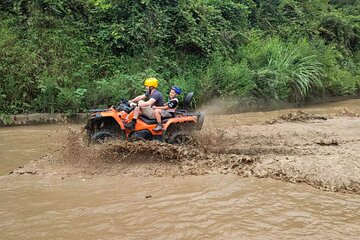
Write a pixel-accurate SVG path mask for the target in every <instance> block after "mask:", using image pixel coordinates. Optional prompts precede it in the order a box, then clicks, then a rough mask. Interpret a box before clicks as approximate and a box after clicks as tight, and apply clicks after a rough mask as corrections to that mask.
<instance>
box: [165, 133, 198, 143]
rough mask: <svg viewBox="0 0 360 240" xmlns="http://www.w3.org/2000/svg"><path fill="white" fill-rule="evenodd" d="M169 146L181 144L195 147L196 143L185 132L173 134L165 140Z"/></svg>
mask: <svg viewBox="0 0 360 240" xmlns="http://www.w3.org/2000/svg"><path fill="white" fill-rule="evenodd" d="M167 142H168V143H170V144H182V145H196V144H197V142H196V140H195V138H194V137H193V136H192V135H191V134H190V133H189V132H185V131H180V132H175V133H173V134H172V135H171V136H170V137H169V138H168V140H167Z"/></svg>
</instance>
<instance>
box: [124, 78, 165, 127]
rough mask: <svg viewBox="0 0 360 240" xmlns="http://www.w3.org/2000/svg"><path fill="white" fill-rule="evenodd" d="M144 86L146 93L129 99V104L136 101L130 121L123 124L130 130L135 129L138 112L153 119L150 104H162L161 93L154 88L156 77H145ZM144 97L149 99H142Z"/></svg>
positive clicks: (153, 111) (156, 83)
mask: <svg viewBox="0 0 360 240" xmlns="http://www.w3.org/2000/svg"><path fill="white" fill-rule="evenodd" d="M144 86H145V88H146V93H145V94H143V95H139V96H137V97H135V98H134V99H132V100H130V101H129V103H130V105H133V104H136V103H137V106H136V107H135V109H134V116H133V119H132V121H131V122H129V123H127V124H124V126H125V127H126V128H129V129H131V130H134V129H135V125H136V121H137V119H138V117H139V116H140V114H143V115H145V116H147V117H148V118H153V119H155V110H154V109H152V106H164V98H163V95H162V94H161V92H160V91H159V90H157V89H156V88H157V87H158V86H159V82H158V80H157V79H156V78H147V79H146V80H145V82H144ZM146 98H148V99H149V100H147V101H144V99H146Z"/></svg>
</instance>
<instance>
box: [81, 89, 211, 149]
mask: <svg viewBox="0 0 360 240" xmlns="http://www.w3.org/2000/svg"><path fill="white" fill-rule="evenodd" d="M192 96H193V93H192V92H191V93H188V94H187V95H186V97H185V99H184V109H181V110H176V112H175V116H174V117H168V118H162V119H161V120H162V124H163V130H162V131H158V132H157V131H154V130H153V129H154V128H155V127H156V126H157V121H156V119H150V118H148V117H146V116H144V115H140V116H139V118H138V119H137V123H136V126H135V129H134V130H130V129H128V128H126V127H124V124H125V123H128V122H130V121H131V120H132V118H133V115H134V113H133V110H134V108H135V106H130V104H129V102H128V101H127V100H121V101H120V103H119V104H118V105H117V106H116V107H111V108H108V109H93V110H90V111H91V112H92V114H91V118H90V119H89V120H88V122H87V124H86V126H85V129H86V131H87V135H88V138H89V140H90V142H95V143H98V142H102V141H104V140H105V139H124V140H130V141H134V140H159V141H162V142H167V143H171V144H188V143H192V142H193V141H194V139H193V137H192V132H193V131H195V130H200V129H201V128H202V126H203V124H204V118H205V114H204V113H203V112H188V111H187V108H188V106H189V104H190V102H191V99H192Z"/></svg>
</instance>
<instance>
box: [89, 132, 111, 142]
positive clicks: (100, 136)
mask: <svg viewBox="0 0 360 240" xmlns="http://www.w3.org/2000/svg"><path fill="white" fill-rule="evenodd" d="M110 139H116V135H115V134H114V133H113V132H110V131H107V130H102V131H98V132H96V133H94V134H93V135H91V137H90V142H92V143H101V142H104V141H106V140H110Z"/></svg>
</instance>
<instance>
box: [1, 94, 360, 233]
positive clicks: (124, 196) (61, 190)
mask: <svg viewBox="0 0 360 240" xmlns="http://www.w3.org/2000/svg"><path fill="white" fill-rule="evenodd" d="M359 106H360V101H359V100H349V101H344V102H340V103H332V104H322V105H318V106H313V107H311V108H307V109H305V111H307V112H319V113H327V114H328V113H336V112H339V109H338V108H339V107H340V108H341V109H343V108H345V109H347V110H346V111H347V113H348V112H349V111H348V109H350V110H352V111H355V112H356V111H359V110H360V108H359ZM291 111H292V110H281V111H272V112H262V113H259V112H258V113H244V114H237V115H231V116H216V117H209V118H207V122H206V124H205V130H206V128H212V129H218V128H219V127H221V126H220V125H221V124H222V123H221V122H223V121H222V120H221V118H223V119H228V122H227V123H226V124H225V125H226V126H227V127H229V126H231V128H233V127H234V126H235V125H236V126H238V127H239V129H240V130H241V132H242V133H243V134H246V131H247V130H249V131H250V130H251V132H254V129H260V130H259V131H263V130H262V129H261V128H264V127H267V128H269V129H271V131H275V130H274V129H276V127H277V126H278V127H279V129H284V128H285V129H286V126H288V125H286V124H279V125H269V126H267V125H266V126H265V125H257V124H259V123H260V122H262V121H263V120H266V119H272V118H274V117H275V116H278V115H281V114H284V113H287V112H291ZM359 112H360V111H359ZM340 122H343V121H342V118H340V119H337V118H336V119H329V121H327V122H324V123H323V122H321V123H318V122H315V123H311V124H313V125H311V126H312V127H313V126H315V127H316V128H318V129H320V130H319V131H321V128H320V127H319V126H320V125H321V127H324V129H331V126H332V124H340ZM349 123H351V126H353V128H351V129H348V128H349V126H350V125H349V124H345V125H346V126H344V130H341V129H342V128H339V129H340V130H339V131H342V132H346V138H345V137H344V138H341V136H342V135H336V137H338V138H337V139H340V140H339V142H340V144H339V145H342V143H343V141H342V140H343V139H347V140H349V139H350V138H351V141H350V140H349V142H351V144H354V145H350V146H348V145H346V147H344V148H346V149H350V150H351V149H352V148H354V149H356V147H360V146H359V145H360V144H359V142H357V139H358V138H357V137H356V135H357V132H355V133H356V134H354V131H358V130H356V129H359V128H358V127H360V121H358V120H357V118H351V119H350V120H349ZM303 124H307V123H300V124H299V125H296V123H290V124H289V126H292V127H293V128H294V126H295V128H296V129H297V131H298V132H296V134H298V135H299V134H300V135H301V132H299V129H301V127H302V125H303ZM340 125H341V124H340ZM340 125H339V126H340ZM343 125H344V124H343ZM62 127H63V126H59V125H43V126H21V127H5V128H0V173H1V175H2V176H1V177H0V203H1V204H0V239H359V236H360V195H359V194H358V192H354V193H353V194H349V193H341V192H328V191H322V190H319V189H318V188H314V187H313V186H310V185H311V184H310V182H309V184H307V182H306V181H302V182H300V183H290V182H286V181H281V180H275V179H272V178H268V177H264V178H257V177H251V176H250V177H244V176H243V175H239V174H234V173H233V172H221V171H219V172H216V171H212V172H211V171H210V172H206V173H205V174H204V173H201V174H199V175H196V176H194V175H189V174H181V175H176V176H175V175H174V174H170V175H167V174H162V175H161V176H160V177H159V176H153V175H151V174H150V175H149V174H143V175H142V174H139V173H137V174H135V175H126V174H111V175H106V174H97V175H89V174H87V173H86V172H81V171H80V172H79V173H76V174H67V175H66V174H64V175H61V174H55V173H54V174H52V172H51V169H52V168H50V170H47V173H46V174H37V175H36V174H35V175H33V174H11V175H8V173H9V172H11V171H13V170H14V169H15V168H17V167H18V166H22V165H26V164H27V163H28V162H29V161H31V160H34V159H38V158H40V157H42V156H44V155H49V154H51V153H53V152H54V151H56V144H54V142H55V143H56V142H57V141H59V139H57V131H58V130H59V128H60V129H61V128H62ZM71 127H72V128H74V129H79V128H80V125H71ZM252 127H254V129H252ZM304 129H305V127H304ZM346 129H348V130H346ZM354 129H355V130H354ZM224 131H225V130H224ZM279 131H280V130H279ZM311 131H313V130H311ZM307 134H308V133H306V134H305V135H301V136H300V137H299V139H300V138H301V139H304V136H308V135H307ZM317 134H318V133H317ZM278 135H279V133H276V136H278ZM247 136H248V138H250V137H253V136H252V135H251V136H250V135H247ZM279 136H280V135H279ZM296 136H297V135H296ZM331 136H333V135H331ZM344 136H345V135H344ZM285 137H286V136H285ZM280 138H281V139H283V138H284V137H281V136H280ZM294 141H295V140H294ZM299 143H301V142H300V140H299V141H298V142H296V144H297V145H296V146H298V144H299ZM243 144H244V143H243ZM287 144H289V142H287ZM344 144H345V143H344ZM318 145H319V144H314V146H318ZM237 146H238V147H239V146H240V145H237ZM241 146H242V147H243V145H241ZM244 146H245V145H244ZM251 146H254V145H251ZM269 146H270V145H269ZM284 146H285V144H284ZM304 146H308V143H307V145H306V144H304ZM326 147H328V148H323V147H322V148H320V147H319V149H320V150H319V149H316V152H317V154H320V153H321V151H324V152H325V151H327V152H330V153H331V152H333V151H334V156H335V157H336V158H340V157H341V156H342V155H339V156H338V155H336V154H335V151H338V148H336V147H337V146H326ZM310 150H311V149H309V148H307V150H306V151H310ZM350 150H349V151H350ZM319 151H320V153H319ZM276 153H277V152H276ZM282 153H283V152H280V154H282ZM286 153H287V155H286V157H287V158H291V157H293V156H302V154H298V153H296V154H293V155H291V154H290V155H289V154H288V153H291V152H290V151H286ZM349 153H350V152H349ZM242 154H243V153H242ZM320 155H321V154H320ZM266 156H270V157H271V158H276V157H278V156H275V155H274V153H271V154H270V155H266ZM304 156H305V155H304ZM309 156H313V155H309ZM270 157H269V158H270ZM284 159H285V157H284ZM301 159H304V158H301ZM319 159H320V158H319ZM355 159H357V160H359V158H358V155H356V154H355ZM280 161H281V159H280ZM194 166H195V165H194ZM146 168H148V166H146ZM144 169H145V167H144ZM305 169H306V168H305ZM354 171H355V172H354V174H355V177H354V176H352V177H353V178H352V179H353V180H354V179H355V180H356V181H357V176H356V174H358V175H360V172H358V170H357V168H355V170H354ZM142 172H143V171H141V172H140V173H142ZM340 173H341V172H340ZM340 173H337V174H340ZM172 175H173V176H172ZM355 180H354V181H355Z"/></svg>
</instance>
